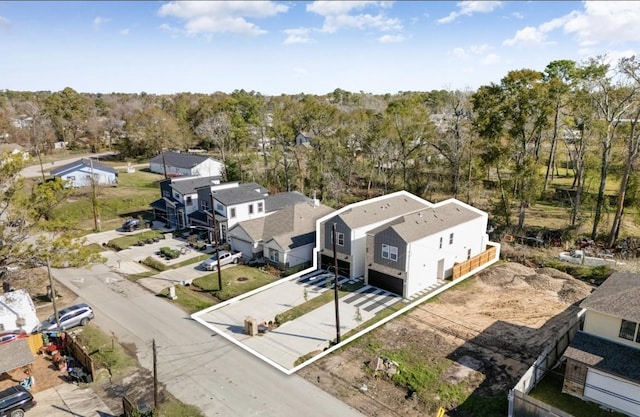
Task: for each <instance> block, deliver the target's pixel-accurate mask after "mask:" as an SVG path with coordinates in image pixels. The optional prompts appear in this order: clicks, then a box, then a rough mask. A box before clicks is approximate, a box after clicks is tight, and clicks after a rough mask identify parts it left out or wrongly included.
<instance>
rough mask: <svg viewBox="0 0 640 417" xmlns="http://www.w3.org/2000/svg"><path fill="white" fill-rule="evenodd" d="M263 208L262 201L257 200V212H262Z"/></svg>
mask: <svg viewBox="0 0 640 417" xmlns="http://www.w3.org/2000/svg"><path fill="white" fill-rule="evenodd" d="M263 210H264V207H263V203H262V201H260V202H258V213H262V211H263Z"/></svg>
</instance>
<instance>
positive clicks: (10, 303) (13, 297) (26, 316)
mask: <svg viewBox="0 0 640 417" xmlns="http://www.w3.org/2000/svg"><path fill="white" fill-rule="evenodd" d="M39 323H40V321H39V320H38V316H37V315H36V306H35V305H34V304H33V300H31V296H30V295H29V293H28V292H27V290H25V289H19V290H15V291H10V292H7V293H4V294H0V333H1V332H3V331H4V332H9V331H13V330H22V331H25V332H27V333H31V332H32V331H33V330H34V329H35V328H36V327H37V326H38V324H39Z"/></svg>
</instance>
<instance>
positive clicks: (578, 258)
mask: <svg viewBox="0 0 640 417" xmlns="http://www.w3.org/2000/svg"><path fill="white" fill-rule="evenodd" d="M560 260H561V261H567V262H571V263H574V264H581V265H587V266H600V265H607V266H610V267H612V268H613V267H615V266H616V265H618V263H617V262H616V261H615V260H613V259H607V258H599V257H595V256H586V255H585V254H584V251H582V250H573V251H571V252H560Z"/></svg>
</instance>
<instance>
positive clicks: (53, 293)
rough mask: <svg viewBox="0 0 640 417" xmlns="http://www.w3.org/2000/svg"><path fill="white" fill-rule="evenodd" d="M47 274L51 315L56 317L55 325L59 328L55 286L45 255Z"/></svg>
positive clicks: (49, 262)
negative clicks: (51, 308) (51, 305)
mask: <svg viewBox="0 0 640 417" xmlns="http://www.w3.org/2000/svg"><path fill="white" fill-rule="evenodd" d="M47 274H49V286H50V287H51V300H52V301H53V315H54V316H55V318H56V327H57V328H58V330H61V329H60V316H59V315H58V307H57V305H56V287H55V286H54V285H53V277H51V261H50V260H49V256H47Z"/></svg>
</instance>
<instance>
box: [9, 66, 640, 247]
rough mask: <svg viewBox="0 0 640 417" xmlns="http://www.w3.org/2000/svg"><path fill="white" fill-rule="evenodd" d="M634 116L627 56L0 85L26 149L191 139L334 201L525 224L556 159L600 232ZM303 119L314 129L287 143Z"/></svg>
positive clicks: (627, 182) (143, 145)
mask: <svg viewBox="0 0 640 417" xmlns="http://www.w3.org/2000/svg"><path fill="white" fill-rule="evenodd" d="M639 118H640V58H636V57H635V56H634V57H630V58H623V59H620V60H619V61H617V62H614V63H610V62H609V61H608V60H607V57H604V56H599V57H594V58H589V59H587V60H585V61H583V62H580V63H578V62H575V61H571V60H558V61H553V62H551V63H549V64H548V65H547V66H546V68H545V69H544V70H543V71H535V70H531V69H520V70H514V71H509V72H508V73H507V74H506V75H505V76H504V77H503V78H502V79H501V80H500V82H499V83H491V84H489V85H484V86H481V87H480V88H478V89H477V90H476V91H457V90H456V91H453V90H434V91H428V92H398V93H396V94H386V95H373V94H368V93H364V92H349V91H345V90H342V89H336V90H335V91H333V92H332V93H329V94H326V95H323V96H318V95H308V94H298V95H281V96H263V95H262V94H260V93H258V92H254V91H250V92H247V91H244V90H236V91H234V92H232V93H230V94H226V93H220V92H216V93H213V94H194V93H180V94H173V95H153V94H146V93H140V94H119V93H112V94H83V93H78V92H76V91H75V90H73V89H72V88H70V87H68V88H65V89H64V90H62V91H59V92H15V91H4V92H2V93H0V134H1V133H2V132H5V141H10V142H16V143H19V144H23V145H26V146H27V147H28V149H29V150H31V151H32V152H35V153H47V152H51V151H52V149H53V148H54V143H55V142H66V143H68V147H71V148H73V147H81V146H82V147H87V148H88V149H90V150H91V151H92V152H97V151H99V150H105V149H111V150H115V151H118V152H119V155H120V156H121V157H122V158H123V159H126V160H135V159H139V160H147V159H148V158H150V157H153V156H155V155H157V154H159V153H161V152H163V151H164V150H169V149H173V150H180V151H187V150H189V149H193V148H199V149H203V150H205V151H206V152H209V153H211V154H213V155H215V156H216V157H217V158H219V159H220V160H221V162H223V163H224V164H225V166H226V174H225V175H226V177H227V178H226V179H227V180H242V181H248V180H251V181H258V182H260V183H261V184H263V185H265V186H266V187H267V188H269V189H270V190H272V191H274V192H277V191H289V190H298V191H300V192H303V193H306V194H308V195H310V194H313V193H315V194H316V195H317V197H318V198H321V199H323V200H325V201H328V202H331V204H333V205H335V206H340V205H344V204H346V203H349V202H352V201H355V200H359V199H361V198H363V197H368V196H373V195H379V194H381V193H386V192H391V191H396V190H398V189H406V190H408V191H410V192H413V193H415V194H417V195H420V196H423V197H427V198H429V197H433V196H443V195H447V196H453V197H456V198H459V199H461V200H463V201H466V202H468V203H470V204H474V203H477V202H478V201H479V200H480V199H481V198H483V196H487V195H488V196H489V201H490V204H491V205H490V206H488V207H487V209H488V210H489V211H490V212H491V214H492V216H493V217H494V218H495V219H496V221H497V222H499V223H501V224H504V225H506V226H513V227H517V228H519V229H522V228H523V227H524V226H525V224H526V222H525V221H526V214H527V208H528V207H530V205H531V204H533V203H535V202H537V201H540V200H541V199H545V198H548V197H549V195H550V194H551V193H552V190H551V187H550V184H551V182H552V181H553V180H554V179H555V178H556V177H557V176H558V175H560V166H561V165H562V166H563V167H564V171H565V173H566V175H568V176H569V177H570V179H571V184H570V186H568V187H567V188H568V190H569V191H570V193H569V196H570V204H571V214H570V217H569V219H568V224H569V226H577V225H578V224H579V223H580V222H582V221H584V217H585V216H584V211H585V209H584V207H585V205H586V204H589V207H590V208H592V209H593V217H592V218H590V219H589V221H590V223H592V230H591V238H592V239H596V238H597V237H599V236H602V235H606V240H607V242H608V244H609V245H613V244H614V242H615V241H616V240H617V239H618V237H619V233H620V224H621V219H622V216H623V214H624V210H625V208H627V207H630V206H631V205H633V204H637V201H638V188H639V187H638V183H639V181H638V179H639V178H638V174H637V170H635V169H634V168H635V167H636V166H637V159H638V158H637V157H638V151H639V144H638V143H639V138H638V136H639V134H640V133H639V132H638V129H637V128H636V126H637V123H638V120H639ZM16 120H17V121H19V122H20V123H16ZM22 122H24V123H22ZM301 132H302V133H304V135H306V136H308V137H311V141H310V142H309V144H307V145H299V146H296V145H295V138H296V135H297V134H298V133H301ZM6 134H8V135H9V137H8V138H7V135H6ZM607 181H609V183H610V184H611V183H616V184H618V183H619V187H618V190H617V193H616V196H615V197H614V198H615V208H612V209H611V210H612V212H613V213H614V215H613V221H612V222H611V225H610V226H611V227H610V228H608V229H607V230H602V222H603V213H604V212H605V211H606V210H609V205H610V196H609V195H607V192H606V191H607V190H606V185H607ZM593 184H597V192H595V193H593V194H594V197H593V200H594V201H591V200H590V198H591V195H592V193H590V192H589V191H590V190H591V186H592V185H593ZM487 187H490V190H489V191H487ZM487 193H488V194H487Z"/></svg>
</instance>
